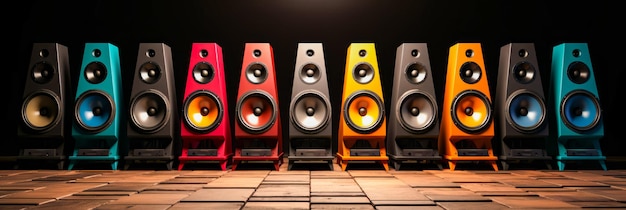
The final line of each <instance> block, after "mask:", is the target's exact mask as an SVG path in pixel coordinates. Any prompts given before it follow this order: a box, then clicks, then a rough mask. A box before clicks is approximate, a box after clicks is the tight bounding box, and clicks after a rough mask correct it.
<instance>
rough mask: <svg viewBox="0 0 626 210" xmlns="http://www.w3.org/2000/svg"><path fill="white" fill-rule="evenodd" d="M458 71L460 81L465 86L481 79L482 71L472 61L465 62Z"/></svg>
mask: <svg viewBox="0 0 626 210" xmlns="http://www.w3.org/2000/svg"><path fill="white" fill-rule="evenodd" d="M460 70H461V71H460V76H461V80H463V82H465V83H467V84H474V83H476V82H478V81H480V78H481V77H482V69H481V68H480V66H479V65H478V64H476V63H474V62H472V61H469V62H465V63H464V64H463V65H461V69H460Z"/></svg>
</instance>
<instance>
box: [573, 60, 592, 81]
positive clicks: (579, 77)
mask: <svg viewBox="0 0 626 210" xmlns="http://www.w3.org/2000/svg"><path fill="white" fill-rule="evenodd" d="M590 76H591V74H590V71H589V66H587V64H585V63H583V62H580V61H575V62H572V63H571V64H570V65H569V66H568V67H567V77H568V78H569V79H570V80H571V81H572V82H574V83H576V84H582V83H584V82H586V81H587V80H589V77H590Z"/></svg>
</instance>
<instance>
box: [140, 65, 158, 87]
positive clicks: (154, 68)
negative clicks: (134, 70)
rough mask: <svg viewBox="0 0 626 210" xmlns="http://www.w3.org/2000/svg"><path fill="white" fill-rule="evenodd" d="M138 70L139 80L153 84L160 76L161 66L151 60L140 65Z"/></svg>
mask: <svg viewBox="0 0 626 210" xmlns="http://www.w3.org/2000/svg"><path fill="white" fill-rule="evenodd" d="M138 72H139V78H141V81H143V82H145V83H148V84H154V83H155V82H157V81H159V78H160V77H161V68H159V65H157V64H156V63H153V62H147V63H144V64H143V65H141V67H139V71H138Z"/></svg>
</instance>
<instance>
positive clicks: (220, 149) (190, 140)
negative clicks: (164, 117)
mask: <svg viewBox="0 0 626 210" xmlns="http://www.w3.org/2000/svg"><path fill="white" fill-rule="evenodd" d="M182 104H183V108H182V112H183V113H182V115H181V116H182V117H181V118H182V119H181V138H182V152H181V154H180V156H178V161H179V164H178V170H183V169H184V167H185V165H186V164H187V163H188V162H196V163H205V162H206V163H212V162H217V163H218V165H219V167H220V168H221V169H222V170H223V171H225V170H228V163H229V161H230V157H232V155H233V152H232V149H231V148H232V137H231V131H232V130H231V124H230V115H229V111H228V107H229V106H228V92H227V88H226V75H225V69H224V60H223V53H222V47H221V46H220V45H219V44H217V43H193V44H192V46H191V55H190V59H189V69H188V73H187V82H186V85H185V95H184V98H183V103H182Z"/></svg>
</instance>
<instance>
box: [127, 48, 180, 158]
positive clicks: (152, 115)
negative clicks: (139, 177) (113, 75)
mask: <svg viewBox="0 0 626 210" xmlns="http://www.w3.org/2000/svg"><path fill="white" fill-rule="evenodd" d="M174 81H175V80H174V67H173V63H172V50H171V48H170V47H169V46H168V45H166V44H163V43H140V44H139V53H138V54H137V65H136V66H135V74H134V76H133V83H132V84H133V85H132V90H131V95H130V100H129V101H130V103H129V105H128V108H129V109H128V111H129V112H128V120H127V121H128V127H127V139H128V146H129V152H128V154H127V155H126V157H125V158H124V160H125V168H128V167H129V166H130V165H131V164H133V163H164V164H165V165H166V167H167V169H168V170H171V169H172V164H173V160H174V157H175V156H174V154H173V152H174V145H175V143H174V140H175V129H174V128H175V122H176V117H177V113H178V109H177V108H176V90H175V82H174Z"/></svg>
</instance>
